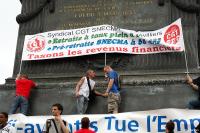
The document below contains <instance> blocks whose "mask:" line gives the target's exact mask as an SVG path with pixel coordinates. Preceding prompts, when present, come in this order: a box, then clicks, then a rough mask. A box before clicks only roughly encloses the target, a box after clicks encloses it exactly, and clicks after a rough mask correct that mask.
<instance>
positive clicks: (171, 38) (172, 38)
mask: <svg viewBox="0 0 200 133" xmlns="http://www.w3.org/2000/svg"><path fill="white" fill-rule="evenodd" d="M179 38H180V28H179V26H178V25H172V26H170V27H169V28H168V29H167V31H166V32H165V35H164V41H165V42H166V43H169V44H176V43H177V42H178V41H179Z"/></svg>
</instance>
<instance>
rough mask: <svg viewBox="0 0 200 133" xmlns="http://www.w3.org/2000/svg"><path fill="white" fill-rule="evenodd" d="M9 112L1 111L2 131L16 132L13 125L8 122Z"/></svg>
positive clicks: (2, 132) (6, 132)
mask: <svg viewBox="0 0 200 133" xmlns="http://www.w3.org/2000/svg"><path fill="white" fill-rule="evenodd" d="M7 122H8V114H7V113H6V112H1V113H0V133H16V130H15V128H14V127H13V126H11V125H10V124H8V123H7Z"/></svg>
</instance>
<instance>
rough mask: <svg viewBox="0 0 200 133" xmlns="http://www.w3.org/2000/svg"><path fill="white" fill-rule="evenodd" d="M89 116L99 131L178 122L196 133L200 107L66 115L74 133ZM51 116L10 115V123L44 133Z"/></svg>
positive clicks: (143, 132) (142, 131) (157, 128)
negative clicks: (170, 121) (82, 119)
mask: <svg viewBox="0 0 200 133" xmlns="http://www.w3.org/2000/svg"><path fill="white" fill-rule="evenodd" d="M85 116H87V117H89V119H90V122H91V123H90V128H91V129H92V130H94V131H95V132H97V133H122V132H123V133H164V132H165V125H166V122H168V121H169V120H172V121H173V122H174V123H175V129H174V131H175V133H195V130H194V129H195V127H196V126H197V125H198V124H199V122H200V113H199V110H188V109H159V110H149V111H138V112H127V113H119V114H96V115H63V116H62V118H63V119H64V120H66V121H67V122H68V123H69V129H70V131H71V133H73V132H74V131H76V130H78V129H80V128H81V124H80V122H81V118H83V117H85ZM50 118H52V116H24V115H22V114H16V115H10V116H9V124H11V125H13V126H14V127H15V128H16V130H17V133H42V130H43V129H44V128H45V121H46V120H47V119H50Z"/></svg>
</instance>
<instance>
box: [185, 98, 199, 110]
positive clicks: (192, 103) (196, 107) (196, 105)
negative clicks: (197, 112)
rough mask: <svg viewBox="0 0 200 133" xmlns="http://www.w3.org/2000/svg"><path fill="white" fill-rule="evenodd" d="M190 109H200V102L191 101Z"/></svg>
mask: <svg viewBox="0 0 200 133" xmlns="http://www.w3.org/2000/svg"><path fill="white" fill-rule="evenodd" d="M188 108H189V109H200V101H199V100H195V101H190V102H189V105H188Z"/></svg>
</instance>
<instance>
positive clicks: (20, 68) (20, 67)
mask: <svg viewBox="0 0 200 133" xmlns="http://www.w3.org/2000/svg"><path fill="white" fill-rule="evenodd" d="M21 70H22V59H21V61H20V66H19V73H18V74H21Z"/></svg>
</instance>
